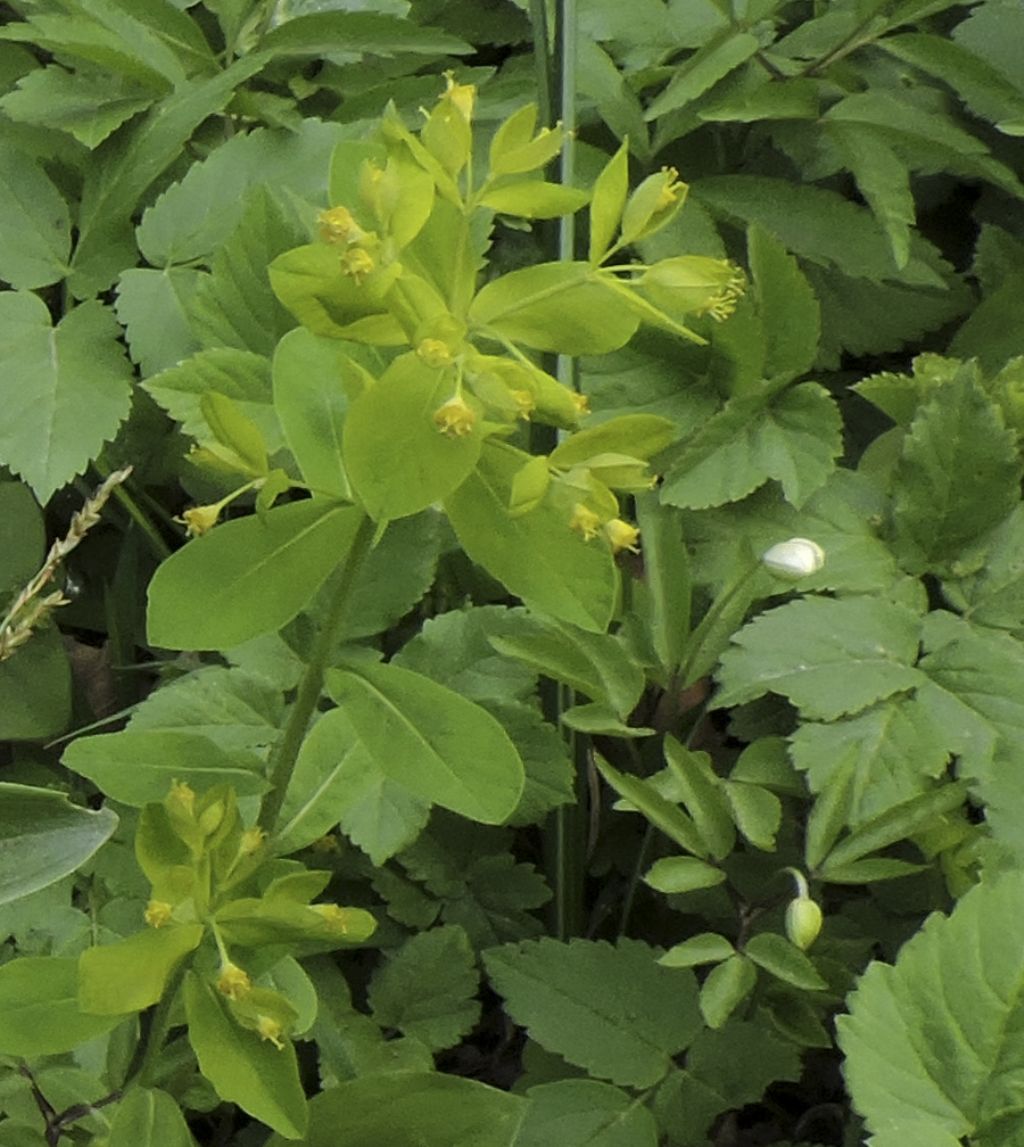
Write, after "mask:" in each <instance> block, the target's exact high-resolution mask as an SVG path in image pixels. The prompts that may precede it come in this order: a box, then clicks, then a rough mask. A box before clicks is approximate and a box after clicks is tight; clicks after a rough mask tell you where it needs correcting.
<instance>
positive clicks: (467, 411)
mask: <svg viewBox="0 0 1024 1147" xmlns="http://www.w3.org/2000/svg"><path fill="white" fill-rule="evenodd" d="M434 425H435V426H436V427H437V428H438V430H440V431H441V433H442V434H447V435H448V437H449V438H462V437H464V436H465V435H467V434H470V433H472V430H473V427H474V426H475V425H476V412H475V411H474V410H473V408H472V407H471V406H470V405H469V403H467V402H466V400H465V399H464V398H463V397H462V395H461V394H456V395H454V396H453V397H452V398H449V399H448V401H447V402H446V403H444V405H443V406H439V407H438V408H437V409H436V410H435V411H434Z"/></svg>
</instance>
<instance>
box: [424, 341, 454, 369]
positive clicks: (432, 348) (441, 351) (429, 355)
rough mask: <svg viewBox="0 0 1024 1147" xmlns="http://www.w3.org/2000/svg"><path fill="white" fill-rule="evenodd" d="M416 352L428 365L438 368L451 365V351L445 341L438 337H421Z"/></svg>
mask: <svg viewBox="0 0 1024 1147" xmlns="http://www.w3.org/2000/svg"><path fill="white" fill-rule="evenodd" d="M416 354H417V356H418V357H419V358H420V359H421V361H422V362H424V363H426V365H427V366H429V367H435V368H440V367H444V366H451V365H452V352H451V349H450V347H449V346H448V344H447V343H445V342H442V341H441V340H440V339H423V341H422V342H421V343H420V345H419V346H418V347H417V348H416Z"/></svg>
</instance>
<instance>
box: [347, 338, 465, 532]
mask: <svg viewBox="0 0 1024 1147" xmlns="http://www.w3.org/2000/svg"><path fill="white" fill-rule="evenodd" d="M454 393H455V379H454V376H453V375H452V372H451V371H449V370H437V369H435V368H432V367H429V366H427V365H426V364H425V363H424V362H422V361H421V360H420V359H419V358H418V357H417V356H416V355H415V354H407V355H402V356H401V357H400V358H397V359H395V361H394V362H393V363H392V364H391V366H389V367H388V369H387V370H386V371H385V372H384V374H383V375H382V377H381V378H380V380H379V381H378V382H376V383H374V384H373V385H372V386H370V387H368V388H367V389H366V390H364V391H363V393H362V394H360V395H359V397H358V398H356V399H355V401H354V402H353V403H352V404H351V407H350V408H349V412H348V416H347V418H346V419H345V429H344V432H343V437H342V451H343V454H344V458H345V465H346V467H347V469H348V475H349V478H350V479H351V482H352V486H353V487H354V489H355V491H356V493H357V494H358V495H359V497H360V499H361V500H362V502H363V504H364V505H365V507H366V511H367V513H368V514H369V515H370V516H371V517H372V518H374V519H376V520H378V521H390V520H391V519H393V518H404V517H408V516H409V515H410V514H416V513H419V512H420V510H425V509H426V508H427V507H428V506H430V505H431V504H432V503H434V502H438V501H440V500H441V499H442V498H445V497H447V496H448V495H449V494H451V493H453V491H455V490H457V489H458V487H459V486H461V485H462V483H463V482H464V481H465V480H466V479H467V478H468V477H469V475H470V474H471V473H472V472H473V468H474V467H475V466H476V464H477V460H478V459H479V458H480V449H481V446H482V443H483V433H482V428H481V424H480V420H479V416H477V417H476V420H475V421H474V423H473V425H472V427H471V428H469V431H468V433H466V434H445V433H444V432H443V431H442V429H441V427H440V426H438V424H437V423H436V422H435V421H434V416H435V414H436V413H437V411H438V410H439V409H440V408H441V407H442V406H443V405H444V404H445V403H446V402H447V401H449V400H450V399H451V398H452V397H453V395H454ZM474 413H475V412H474Z"/></svg>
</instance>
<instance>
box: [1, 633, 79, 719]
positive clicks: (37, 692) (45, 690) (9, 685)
mask: <svg viewBox="0 0 1024 1147" xmlns="http://www.w3.org/2000/svg"><path fill="white" fill-rule="evenodd" d="M70 717H71V664H70V662H69V661H68V655H67V653H66V652H65V650H64V644H63V641H62V639H61V635H60V633H59V632H58V630H57V629H56V627H50V628H47V629H45V630H44V631H43V632H42V633H35V634H34V635H33V636H32V638H31V640H30V641H29V642H28V643H27V644H26V645H22V646H20V647H19V648H18V651H17V652H16V653H15V655H14V656H13V657H9V658H8V659H7V660H6V661H0V737H2V738H3V739H4V740H6V741H36V740H40V739H41V738H43V737H51V736H53V735H55V734H57V733H61V732H63V731H64V729H65V728H66V727H67V724H68V721H69V720H70Z"/></svg>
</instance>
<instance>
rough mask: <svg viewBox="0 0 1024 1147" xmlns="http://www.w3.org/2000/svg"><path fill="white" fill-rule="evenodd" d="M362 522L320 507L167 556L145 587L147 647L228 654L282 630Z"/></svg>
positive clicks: (218, 533) (278, 513)
mask: <svg viewBox="0 0 1024 1147" xmlns="http://www.w3.org/2000/svg"><path fill="white" fill-rule="evenodd" d="M362 520H363V516H362V514H361V513H360V511H359V510H357V509H356V508H355V507H350V506H343V505H340V504H339V503H336V502H325V501H321V500H319V499H314V500H312V501H306V502H294V503H291V504H289V505H285V506H278V507H276V508H275V509H272V510H270V511H269V512H268V513H267V514H264V515H263V516H262V517H260V516H258V515H252V516H250V517H246V518H240V519H237V520H235V521H232V522H225V523H224V524H223V525H220V526H217V527H216V528H215V529H214V530H213V531H212V532H210V533H209V534H206V535H205V536H204V537H201V538H196V539H195V540H194V541H192V542H190V543H189V544H188V545H187V546H185V547H184V548H183V549H181V550H178V552H177V553H175V554H172V555H171V557H170V558H168V559H167V561H165V562H164V563H163V565H161V566H160V568H159V569H158V570H157V572H156V574H155V575H154V577H153V580H152V581H151V582H150V584H149V614H148V624H149V640H150V641H151V642H152V643H153V644H154V645H162V646H164V647H165V648H167V649H227V648H229V647H230V646H232V645H239V644H240V643H241V642H243V641H246V640H248V639H249V638H250V637H255V636H257V635H258V634H260V633H267V632H269V631H270V630H273V629H280V628H281V627H282V626H283V625H285V624H287V623H288V622H289V621H291V619H292V618H293V617H295V615H296V614H297V613H298V612H299V611H300V610H301V609H302V608H303V606H305V605H306V604H307V603H308V602H309V600H310V598H311V597H312V596H313V594H314V593H315V592H316V591H317V589H319V587H320V585H321V584H322V583H323V582H324V580H325V579H326V578H327V577H328V575H329V574H330V573H331V571H332V570H333V569H334V568H335V566H336V565H338V564H340V563H341V562H342V561H343V560H344V558H345V555H346V554H347V552H348V550H349V547H350V546H351V544H352V540H353V538H354V537H355V534H356V531H357V529H358V528H359V523H360V521H362Z"/></svg>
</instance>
